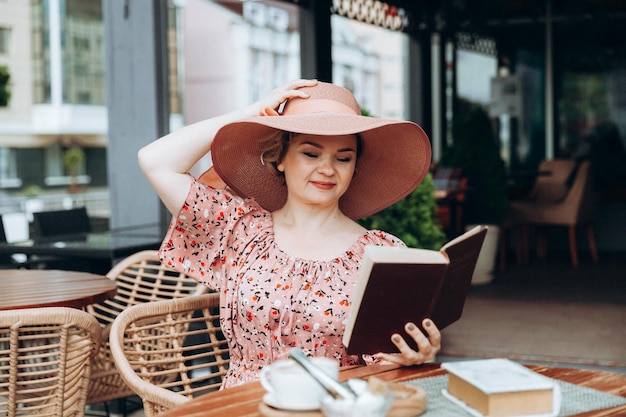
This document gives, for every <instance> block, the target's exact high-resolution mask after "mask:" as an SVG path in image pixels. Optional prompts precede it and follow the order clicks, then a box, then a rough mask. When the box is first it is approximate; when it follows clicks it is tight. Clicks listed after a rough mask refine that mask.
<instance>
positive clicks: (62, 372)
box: [0, 307, 101, 417]
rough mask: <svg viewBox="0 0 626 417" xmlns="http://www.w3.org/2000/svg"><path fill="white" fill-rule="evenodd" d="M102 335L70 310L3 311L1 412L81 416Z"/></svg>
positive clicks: (94, 323)
mask: <svg viewBox="0 0 626 417" xmlns="http://www.w3.org/2000/svg"><path fill="white" fill-rule="evenodd" d="M100 333H101V327H100V325H99V323H98V321H97V320H96V319H95V318H94V317H93V316H91V315H90V314H88V313H86V312H84V311H82V310H78V309H74V308H66V307H45V308H33V309H22V310H7V311H1V312H0V416H7V417H13V416H18V415H19V416H23V415H36V416H42V417H46V416H49V417H58V416H74V417H80V416H83V415H84V414H85V404H86V399H87V389H88V386H89V373H90V363H91V359H92V357H93V356H94V355H95V354H96V352H97V350H98V348H99V346H100Z"/></svg>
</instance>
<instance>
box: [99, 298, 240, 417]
mask: <svg viewBox="0 0 626 417" xmlns="http://www.w3.org/2000/svg"><path fill="white" fill-rule="evenodd" d="M110 344H111V353H112V354H113V358H114V359H115V363H116V366H117V369H118V370H119V373H120V375H121V376H122V378H124V380H125V381H126V383H127V384H128V386H129V387H131V389H132V390H133V391H134V392H135V393H137V395H139V396H140V397H141V399H142V400H143V406H144V413H145V415H146V416H147V417H153V416H157V415H158V414H160V413H162V412H163V411H165V410H168V409H170V408H173V407H175V406H177V405H180V404H183V403H185V402H187V401H189V400H190V398H191V397H195V396H198V395H202V394H204V393H206V392H209V391H213V390H217V389H219V387H220V385H221V383H222V378H223V376H224V375H225V374H226V372H227V369H228V364H229V353H228V344H227V342H226V341H225V339H224V336H223V335H222V333H221V329H220V321H219V294H218V293H210V294H205V295H201V296H197V297H187V298H182V299H177V300H165V301H158V302H156V303H147V304H141V305H136V306H133V307H130V308H128V309H127V310H125V311H124V312H122V313H121V314H120V315H119V316H118V317H117V318H116V319H115V321H114V322H113V326H112V328H111V334H110Z"/></svg>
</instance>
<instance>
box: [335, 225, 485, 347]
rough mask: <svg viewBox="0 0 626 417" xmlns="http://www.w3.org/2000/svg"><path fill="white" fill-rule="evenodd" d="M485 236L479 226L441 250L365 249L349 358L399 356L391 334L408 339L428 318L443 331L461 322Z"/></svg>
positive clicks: (348, 337) (349, 327) (349, 326)
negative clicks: (409, 325)
mask: <svg viewBox="0 0 626 417" xmlns="http://www.w3.org/2000/svg"><path fill="white" fill-rule="evenodd" d="M486 233H487V226H476V227H475V228H473V229H471V230H469V231H467V232H465V233H464V234H462V235H460V236H458V237H456V238H455V239H453V240H451V241H449V242H448V243H446V244H445V245H444V246H443V247H442V248H441V249H440V250H438V251H436V250H429V249H417V248H401V247H389V246H374V245H372V246H367V247H366V248H365V251H364V255H363V261H362V262H361V267H360V269H359V278H358V281H357V286H356V288H355V289H354V292H353V294H352V301H351V305H350V312H349V314H348V322H347V323H346V329H345V333H344V336H343V343H344V345H345V346H346V348H347V351H348V353H350V354H375V353H379V352H397V351H398V349H397V348H396V346H395V345H394V344H393V343H392V342H391V335H392V334H394V333H399V334H406V332H405V331H404V325H405V324H406V323H407V322H413V323H415V324H416V325H418V326H421V323H422V320H423V319H424V318H427V317H430V318H431V319H432V321H433V322H434V323H435V324H436V325H437V327H438V328H439V329H443V328H444V327H446V326H448V325H450V324H451V323H453V322H455V321H457V320H458V319H459V318H460V317H461V314H462V312H463V306H464V304H465V298H466V297H467V293H468V291H469V288H470V285H471V281H472V274H473V273H474V268H475V266H476V261H477V259H478V255H479V253H480V249H481V247H482V243H483V240H484V239H485V234H486ZM405 340H406V341H407V342H408V343H409V344H411V343H413V348H417V346H416V345H415V344H414V342H413V340H412V339H411V338H410V337H405Z"/></svg>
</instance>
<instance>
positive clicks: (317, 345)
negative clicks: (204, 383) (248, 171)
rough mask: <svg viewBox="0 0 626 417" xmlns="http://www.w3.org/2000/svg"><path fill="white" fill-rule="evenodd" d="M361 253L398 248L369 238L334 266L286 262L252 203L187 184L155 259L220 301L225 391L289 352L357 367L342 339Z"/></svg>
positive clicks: (380, 235)
mask: <svg viewBox="0 0 626 417" xmlns="http://www.w3.org/2000/svg"><path fill="white" fill-rule="evenodd" d="M320 244H323V241H322V242H320ZM366 245H385V246H404V243H403V242H402V241H401V240H399V239H398V238H396V237H394V236H392V235H390V234H387V233H384V232H381V231H374V230H372V231H368V232H367V233H365V234H364V235H362V236H361V237H359V238H358V239H357V240H356V242H354V244H353V245H352V247H350V248H349V249H348V250H346V251H345V252H344V253H342V254H340V255H339V256H338V257H337V258H334V259H329V260H327V261H319V260H307V259H301V258H295V257H291V256H289V255H288V254H287V253H285V252H284V251H282V250H281V249H280V248H279V247H278V246H277V245H276V242H275V241H274V231H273V223H272V215H271V213H270V212H268V211H267V210H265V209H263V208H262V207H261V206H259V205H258V203H257V202H256V201H255V200H253V199H242V198H240V197H235V196H233V195H232V194H231V193H229V192H228V191H225V190H216V189H214V188H211V187H207V186H205V185H203V184H201V183H200V182H198V181H197V180H194V181H193V183H192V186H191V189H190V191H189V194H188V196H187V200H186V202H185V203H184V205H183V207H182V208H181V210H180V212H179V214H178V216H177V217H176V218H174V219H172V223H171V225H170V227H169V230H168V233H167V235H166V237H165V239H164V241H163V244H162V245H161V248H160V256H161V260H162V262H163V263H164V264H166V265H168V266H170V267H172V268H174V269H175V270H177V271H179V272H183V273H185V274H187V275H189V276H191V277H193V278H194V279H196V280H197V281H199V282H201V283H203V284H205V285H207V286H208V287H210V288H212V289H214V290H216V291H218V292H219V293H220V320H221V326H222V331H223V333H224V335H225V336H226V339H227V340H228V343H229V348H230V367H229V371H228V374H227V375H226V378H225V379H224V383H223V385H222V386H223V387H224V388H225V387H232V386H235V385H239V384H243V383H247V382H251V381H255V380H257V379H258V377H259V372H260V370H261V368H262V367H263V366H265V365H267V364H270V363H272V362H274V361H276V360H278V359H283V358H286V357H288V355H289V350H290V349H291V348H293V347H297V348H299V349H301V350H302V351H303V352H304V353H305V354H307V355H309V356H327V357H332V358H335V359H336V360H338V361H339V362H340V364H341V365H352V364H356V363H362V359H361V358H360V357H359V356H353V355H348V354H347V353H346V350H345V347H344V346H343V344H342V337H343V333H344V327H345V320H346V318H347V315H348V310H349V308H350V295H351V293H352V290H353V288H354V286H355V283H356V279H357V270H358V268H359V265H360V262H361V259H362V257H363V250H364V247H365V246H366Z"/></svg>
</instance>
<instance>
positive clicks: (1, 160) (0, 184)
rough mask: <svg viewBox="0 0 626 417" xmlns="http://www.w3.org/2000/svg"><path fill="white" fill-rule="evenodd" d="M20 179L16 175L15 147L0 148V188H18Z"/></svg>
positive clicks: (20, 183) (20, 182)
mask: <svg viewBox="0 0 626 417" xmlns="http://www.w3.org/2000/svg"><path fill="white" fill-rule="evenodd" d="M21 185H22V181H21V180H20V179H19V178H18V177H17V154H16V151H15V149H11V148H0V189H1V188H18V187H20V186H21Z"/></svg>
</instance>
